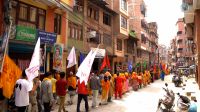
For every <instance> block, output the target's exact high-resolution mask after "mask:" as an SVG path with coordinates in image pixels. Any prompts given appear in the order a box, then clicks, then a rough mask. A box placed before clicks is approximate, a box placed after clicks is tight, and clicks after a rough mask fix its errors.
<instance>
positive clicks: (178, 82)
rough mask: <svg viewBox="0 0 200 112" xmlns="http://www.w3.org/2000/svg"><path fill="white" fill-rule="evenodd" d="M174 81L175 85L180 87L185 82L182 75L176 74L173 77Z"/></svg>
mask: <svg viewBox="0 0 200 112" xmlns="http://www.w3.org/2000/svg"><path fill="white" fill-rule="evenodd" d="M172 82H173V83H174V85H175V87H180V86H181V84H182V83H183V78H182V77H181V76H176V75H174V76H173V78H172Z"/></svg>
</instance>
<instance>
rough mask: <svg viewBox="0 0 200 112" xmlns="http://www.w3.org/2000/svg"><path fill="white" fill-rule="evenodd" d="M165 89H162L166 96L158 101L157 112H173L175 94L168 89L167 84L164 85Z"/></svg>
mask: <svg viewBox="0 0 200 112" xmlns="http://www.w3.org/2000/svg"><path fill="white" fill-rule="evenodd" d="M165 86H166V88H163V90H164V91H165V93H166V95H164V97H163V98H160V99H159V101H158V107H157V112H175V111H174V110H173V107H174V100H175V94H174V92H173V91H172V90H169V89H168V84H167V83H165Z"/></svg>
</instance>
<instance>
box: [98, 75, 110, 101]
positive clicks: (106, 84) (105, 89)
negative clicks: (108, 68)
mask: <svg viewBox="0 0 200 112" xmlns="http://www.w3.org/2000/svg"><path fill="white" fill-rule="evenodd" d="M109 74H110V73H109V72H106V73H105V75H104V80H102V82H101V86H102V94H101V103H100V105H101V104H107V100H108V93H109V89H110V81H109V80H108V76H109Z"/></svg>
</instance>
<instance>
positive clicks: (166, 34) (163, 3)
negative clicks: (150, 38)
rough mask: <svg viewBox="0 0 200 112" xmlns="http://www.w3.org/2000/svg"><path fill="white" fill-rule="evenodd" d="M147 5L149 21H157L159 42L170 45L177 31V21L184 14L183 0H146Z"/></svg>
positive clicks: (147, 18)
mask: <svg viewBox="0 0 200 112" xmlns="http://www.w3.org/2000/svg"><path fill="white" fill-rule="evenodd" d="M144 1H145V4H146V6H147V15H146V20H147V22H157V25H158V35H159V40H158V42H159V44H164V45H166V46H167V47H169V46H170V40H171V39H173V38H174V37H175V35H176V32H177V27H176V22H177V20H178V18H182V17H183V16H184V14H183V12H182V11H181V3H182V0H144Z"/></svg>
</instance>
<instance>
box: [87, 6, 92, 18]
mask: <svg viewBox="0 0 200 112" xmlns="http://www.w3.org/2000/svg"><path fill="white" fill-rule="evenodd" d="M87 16H88V17H92V8H91V7H88V8H87Z"/></svg>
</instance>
